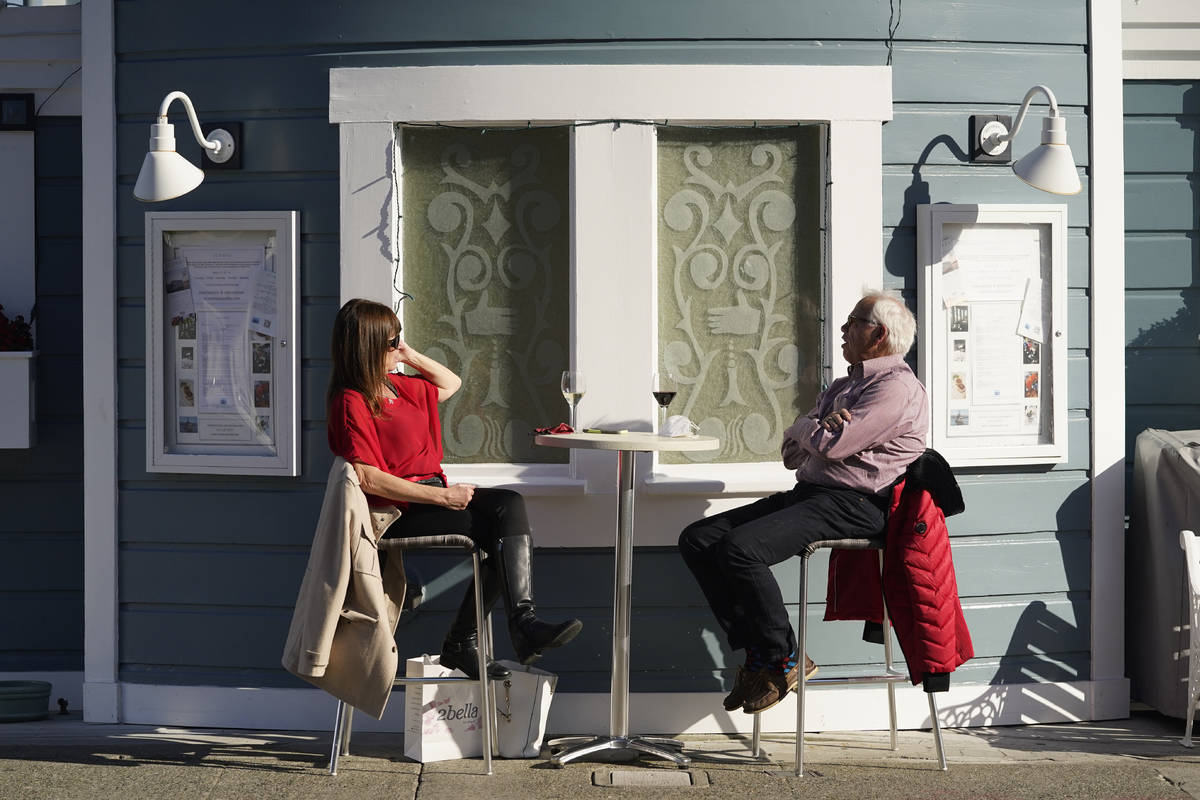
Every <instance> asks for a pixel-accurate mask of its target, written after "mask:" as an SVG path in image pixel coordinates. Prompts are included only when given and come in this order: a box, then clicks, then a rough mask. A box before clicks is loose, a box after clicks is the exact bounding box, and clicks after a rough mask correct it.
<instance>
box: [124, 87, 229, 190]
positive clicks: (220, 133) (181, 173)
mask: <svg viewBox="0 0 1200 800" xmlns="http://www.w3.org/2000/svg"><path fill="white" fill-rule="evenodd" d="M173 100H182V101H183V107H184V109H186V110H187V115H188V121H189V122H190V123H191V124H192V133H193V134H194V135H195V137H196V141H197V142H199V143H200V146H201V147H203V148H204V152H205V154H206V155H207V156H208V158H209V160H210V161H212V162H213V164H212V166H214V167H216V166H220V167H224V168H226V169H229V168H232V169H237V168H240V167H241V151H240V147H239V145H238V141H239V140H240V138H241V124H240V123H229V124H224V125H223V126H222V127H219V128H216V127H214V128H213V129H212V130H210V131H209V134H208V136H207V137H205V135H204V134H203V133H201V131H200V122H199V120H197V119H196V109H195V108H193V107H192V101H191V99H189V98H188V96H187V95H186V94H184V93H183V92H171V93H170V94H169V95H167V96H166V97H165V98H163V101H162V105H160V106H159V107H158V120H157V121H156V122H155V123H154V124H153V125H151V126H150V152H148V153H146V159H145V160H144V161H143V162H142V171H141V172H139V173H138V179H137V184H136V185H135V186H134V187H133V196H134V197H136V198H137V199H138V200H144V201H146V202H149V203H155V202H158V201H160V200H170V199H172V198H175V197H179V196H180V195H185V194H187V193H188V192H190V191H191V190H192V189H195V188H196V187H197V186H199V185H200V183H201V181H203V180H204V173H203V172H202V171H201V170H200V168H199V167H196V166H194V165H193V164H192V163H191V162H190V161H188V160H187V159H186V158H184V157H183V156H181V155H179V153H176V152H175V126H174V125H172V124H171V123H169V122H167V107H168V106H170V105H171V102H172V101H173ZM235 154H236V157H235Z"/></svg>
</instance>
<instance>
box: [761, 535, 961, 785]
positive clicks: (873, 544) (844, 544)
mask: <svg viewBox="0 0 1200 800" xmlns="http://www.w3.org/2000/svg"><path fill="white" fill-rule="evenodd" d="M884 543H885V539H884V537H883V536H877V537H873V538H870V539H830V540H826V541H820V542H813V543H812V544H810V545H809V546H808V547H806V548H804V550H803V551H801V553H800V644H799V648H800V649H799V652H800V653H801V659H803V653H804V652H805V646H806V644H807V640H808V559H809V557H810V556H811V555H812V554H813V553H815V552H816V551H817V550H820V549H822V548H827V549H842V550H878V551H879V569H880V573H881V574H882V572H883V549H884ZM883 660H884V665H883V666H884V671H883V673H882V674H880V675H862V676H857V677H849V678H813V679H812V680H809V679H807V678H805V677H804V663H803V660H801V665H800V680H799V682H798V684H797V685H796V767H795V774H796V777H800V776H801V775H803V774H804V693H805V689H806V688H807V685H808V684H810V683H811V684H813V685H814V686H841V685H847V684H852V683H883V684H886V685H887V693H888V721H889V725H890V731H891V746H892V749H893V750H896V749H897V747H898V745H897V744H896V684H897V683H904V682H907V681H908V676H907V675H906V674H905V673H903V672H900V671H898V670H897V669H896V668H895V667H894V666H893V665H892V632H891V626H890V620H889V619H888V611H887V602H886V601H885V602H884V603H883ZM925 696H926V697H927V698H928V699H929V717H930V719H932V720H933V743H934V746H935V748H936V749H937V757H938V768H939V769H941V770H943V771H944V770H946V769H947V766H946V753H945V751H944V750H943V749H942V728H941V725H940V724H939V723H938V710H937V701H936V700H934V698H933V694H932V693H926V695H925ZM761 717H762V715H761V714H755V715H754V731H753V734H752V737H751V741H750V750H751V752H752V753H753V755H754V756H755V757H758V756H761V755H762V749H761V747H760V742H761V736H762V719H761Z"/></svg>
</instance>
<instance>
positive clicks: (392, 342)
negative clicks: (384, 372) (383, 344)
mask: <svg viewBox="0 0 1200 800" xmlns="http://www.w3.org/2000/svg"><path fill="white" fill-rule="evenodd" d="M387 346H388V350H395V349H396V348H398V347H399V346H400V334H398V333H397V334H396V335H395V336H393V337H392V338H390V339H388V340H387Z"/></svg>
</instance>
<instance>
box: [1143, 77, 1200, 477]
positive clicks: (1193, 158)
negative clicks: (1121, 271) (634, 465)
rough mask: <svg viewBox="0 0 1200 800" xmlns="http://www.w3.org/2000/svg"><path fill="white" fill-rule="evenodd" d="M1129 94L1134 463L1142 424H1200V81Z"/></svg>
mask: <svg viewBox="0 0 1200 800" xmlns="http://www.w3.org/2000/svg"><path fill="white" fill-rule="evenodd" d="M1124 100H1125V379H1126V387H1125V398H1126V406H1125V409H1126V410H1125V424H1126V435H1127V437H1128V447H1127V448H1126V458H1127V460H1129V461H1130V462H1131V460H1132V455H1133V440H1134V439H1135V438H1136V437H1137V435H1138V433H1140V432H1141V431H1143V430H1145V429H1146V428H1165V429H1167V430H1181V429H1185V430H1188V429H1195V428H1200V342H1198V341H1197V334H1200V222H1198V218H1200V189H1198V188H1197V180H1200V82H1198V81H1127V82H1126V83H1125V93H1124ZM1130 468H1131V469H1132V467H1130Z"/></svg>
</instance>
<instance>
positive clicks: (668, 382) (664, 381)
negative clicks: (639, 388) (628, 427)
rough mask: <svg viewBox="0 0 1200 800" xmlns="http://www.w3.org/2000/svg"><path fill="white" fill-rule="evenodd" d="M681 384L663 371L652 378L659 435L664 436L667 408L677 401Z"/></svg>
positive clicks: (651, 386) (651, 388) (651, 385)
mask: <svg viewBox="0 0 1200 800" xmlns="http://www.w3.org/2000/svg"><path fill="white" fill-rule="evenodd" d="M678 391H679V384H678V382H677V381H676V380H675V376H674V375H672V374H671V373H670V372H667V371H666V370H663V371H662V372H656V373H654V374H653V375H652V376H650V393H651V394H652V395H654V401H655V402H656V403H658V435H659V436H662V432H663V428H665V427H666V426H667V406H669V405H671V401H672V400H674V399H675V394H676V393H677V392H678Z"/></svg>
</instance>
